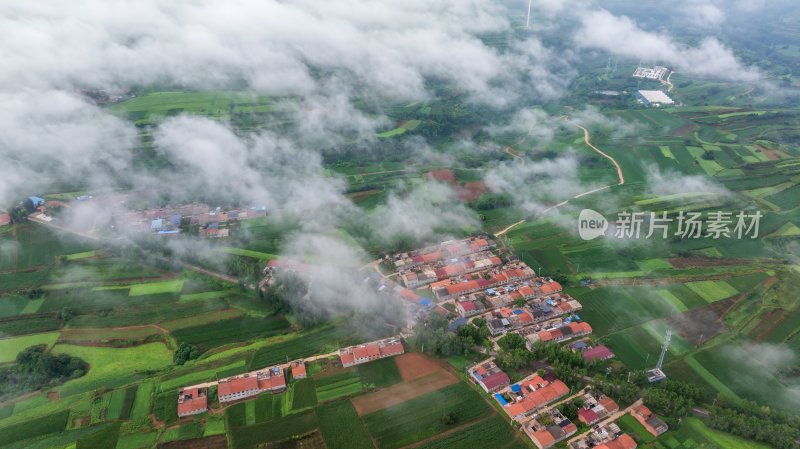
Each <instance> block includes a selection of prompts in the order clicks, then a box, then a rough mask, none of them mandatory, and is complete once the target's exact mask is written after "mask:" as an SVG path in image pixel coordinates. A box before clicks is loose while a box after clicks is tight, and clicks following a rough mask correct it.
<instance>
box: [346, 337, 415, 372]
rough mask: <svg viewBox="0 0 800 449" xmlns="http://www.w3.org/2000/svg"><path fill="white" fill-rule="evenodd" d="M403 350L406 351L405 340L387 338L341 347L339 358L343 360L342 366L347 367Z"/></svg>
mask: <svg viewBox="0 0 800 449" xmlns="http://www.w3.org/2000/svg"><path fill="white" fill-rule="evenodd" d="M403 352H405V349H403V342H401V341H400V340H399V339H397V338H387V339H384V340H379V341H374V342H371V343H366V344H362V345H357V346H350V347H348V348H344V349H340V350H339V360H341V362H342V366H343V367H345V368H347V367H350V366H354V365H360V364H362V363H367V362H371V361H373V360H378V359H382V358H384V357H392V356H395V355H400V354H402V353H403Z"/></svg>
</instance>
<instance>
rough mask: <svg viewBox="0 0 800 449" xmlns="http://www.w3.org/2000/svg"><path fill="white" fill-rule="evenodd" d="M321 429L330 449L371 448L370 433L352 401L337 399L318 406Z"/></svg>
mask: <svg viewBox="0 0 800 449" xmlns="http://www.w3.org/2000/svg"><path fill="white" fill-rule="evenodd" d="M317 419H319V430H320V431H321V432H322V437H323V438H324V439H325V445H326V446H327V447H328V449H371V448H372V442H371V441H370V438H369V434H368V433H367V431H366V429H364V425H363V424H361V420H360V419H359V418H358V415H357V414H356V410H355V409H354V408H353V404H351V403H350V401H347V400H344V401H337V402H332V403H330V404H326V405H322V406H320V407H318V408H317Z"/></svg>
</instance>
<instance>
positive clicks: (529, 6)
mask: <svg viewBox="0 0 800 449" xmlns="http://www.w3.org/2000/svg"><path fill="white" fill-rule="evenodd" d="M531 3H533V0H528V18H527V19H525V28H530V27H531Z"/></svg>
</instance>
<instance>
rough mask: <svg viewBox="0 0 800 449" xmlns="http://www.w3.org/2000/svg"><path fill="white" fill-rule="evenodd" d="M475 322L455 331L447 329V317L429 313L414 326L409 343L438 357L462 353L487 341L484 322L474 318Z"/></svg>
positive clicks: (487, 330)
mask: <svg viewBox="0 0 800 449" xmlns="http://www.w3.org/2000/svg"><path fill="white" fill-rule="evenodd" d="M473 322H474V323H475V324H474V325H473V324H467V325H465V326H461V327H459V328H458V329H457V330H456V332H450V331H449V330H448V322H447V319H445V318H443V317H441V316H439V315H437V314H431V316H430V317H429V318H428V320H426V321H424V322H420V323H418V324H417V325H416V326H415V327H414V335H413V336H411V337H410V339H409V343H411V344H412V345H413V346H414V347H415V348H417V349H420V350H421V349H423V347H424V349H425V352H432V353H434V354H436V355H438V356H440V357H448V356H451V355H462V354H466V353H467V352H469V350H470V349H472V348H474V347H475V346H483V345H487V344H488V342H489V339H488V336H489V329H488V328H487V327H486V322H485V321H484V320H481V319H475V320H474V321H473Z"/></svg>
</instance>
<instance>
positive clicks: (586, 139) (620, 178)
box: [494, 118, 625, 237]
mask: <svg viewBox="0 0 800 449" xmlns="http://www.w3.org/2000/svg"><path fill="white" fill-rule="evenodd" d="M567 120H569V118H567ZM574 125H575V126H577V127H578V128H580V129H582V130H583V142H584V143H585V144H586V145H587V146H588V147H589V148H591V149H592V150H594V151H595V152H596V153H598V154H599V155H601V156H603V157H604V158H606V159H608V160H609V161H611V163H612V164H613V165H614V168H615V169H616V170H617V178H618V183H617V185H620V186H621V185H623V184H625V175H624V174H623V173H622V167H620V165H619V163H618V162H617V160H616V159H614V158H613V157H611V156H609V155H608V154H607V153H605V152H604V151H603V150H601V149H600V148H597V147H596V146H594V144H592V136H591V134H590V133H589V130H588V129H586V128H585V127H583V126H581V125H579V124H577V123H575V124H574ZM506 150H508V148H506ZM506 152H507V153H509V154H512V155H514V154H513V153H510V152H509V151H506ZM514 156H516V155H514ZM520 160H522V158H521V157H520ZM609 187H611V186H610V185H607V186H602V187H596V188H594V189H591V190H587V191H586V192H583V193H579V194H577V195H575V196H573V197H572V198H568V199H566V200H564V201H562V202H560V203H558V204H554V205H552V206H550V207H548V208H547V209H545V210H543V211H542V213H543V214H544V213H547V212H550V211H551V210H553V209H557V208H559V207H561V206H563V205H565V204H567V203H569V202H570V200H574V199H578V198H582V197H584V196H588V195H592V194H594V193H597V192H600V191H603V190H606V189H608V188H609ZM525 221H526V220H525V219H522V220H520V221H518V222H516V223H512V224H511V225H509V226H507V227H506V228H504V229H502V230H501V231H498V232H496V233H495V234H494V235H495V237H500V236H502V235H505V234H506V233H508V232H509V231H511V230H512V229H514V228H516V227H517V226H519V225H521V224H522V223H525Z"/></svg>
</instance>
